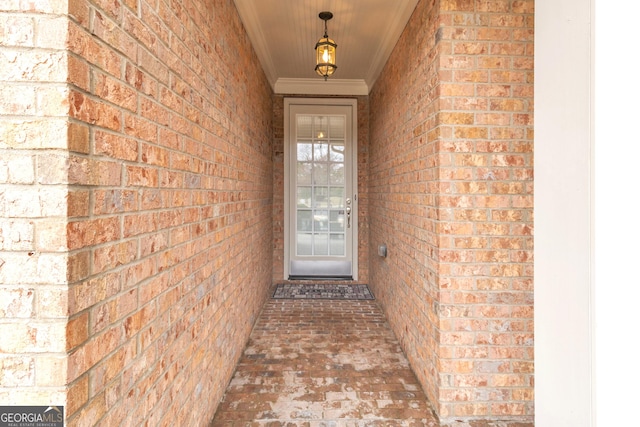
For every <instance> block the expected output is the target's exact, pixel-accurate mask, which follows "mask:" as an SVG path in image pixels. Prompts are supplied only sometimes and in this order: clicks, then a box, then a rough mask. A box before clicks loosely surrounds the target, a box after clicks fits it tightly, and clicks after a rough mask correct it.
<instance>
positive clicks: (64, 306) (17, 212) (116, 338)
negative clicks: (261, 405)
mask: <svg viewBox="0 0 640 427" xmlns="http://www.w3.org/2000/svg"><path fill="white" fill-rule="evenodd" d="M5 9H6V10H4V11H3V12H2V14H0V20H1V21H0V28H1V29H2V32H1V33H0V34H1V37H0V49H1V50H0V61H2V63H3V64H4V65H3V66H2V67H0V69H1V71H0V80H1V81H2V85H1V86H0V87H1V89H0V92H1V93H0V94H1V97H0V98H1V99H2V100H1V101H0V123H1V126H2V127H1V133H0V151H1V155H0V159H1V160H0V332H1V335H2V336H3V339H2V344H0V365H1V366H2V371H1V373H0V378H1V381H0V404H3V405H5V404H39V405H49V404H58V405H65V406H66V418H67V425H69V426H79V425H94V424H100V425H109V426H112V425H145V424H146V425H167V426H169V425H170V426H175V425H180V426H196V425H207V424H208V422H209V420H210V418H211V417H212V416H213V413H214V411H215V408H216V407H217V404H218V401H219V399H220V398H221V397H222V394H223V391H224V388H225V387H226V385H227V383H228V380H229V378H230V376H231V374H232V372H233V370H234V367H235V363H236V361H237V359H238V358H239V356H240V353H241V350H242V348H243V346H244V345H245V343H246V339H247V337H248V334H249V332H250V330H251V328H252V326H253V323H254V320H255V318H256V316H257V314H258V312H259V310H260V308H261V307H262V304H263V302H264V301H265V299H266V297H267V293H268V289H269V287H270V284H271V278H272V259H271V257H257V256H255V254H257V253H258V254H259V253H271V252H272V237H273V235H272V213H273V206H272V203H273V193H272V189H273V185H272V180H273V171H272V168H273V162H272V152H273V149H272V141H273V137H272V123H271V121H272V115H273V113H272V107H273V106H272V92H271V89H270V87H269V85H268V82H267V81H266V78H265V76H264V74H263V71H262V69H261V66H260V64H259V61H258V60H257V57H256V55H255V54H254V52H253V50H252V47H251V45H250V43H249V40H248V38H247V36H246V34H245V32H244V29H243V27H242V24H241V22H240V19H239V17H238V15H237V12H236V10H235V7H234V5H233V2H231V1H225V0H215V1H212V2H201V1H198V0H186V1H183V2H174V1H164V0H161V1H159V2H151V3H149V2H146V1H140V2H136V1H126V0H125V1H124V2H121V1H118V0H116V1H109V2H106V1H98V2H87V1H85V0H78V1H73V2H70V3H69V4H67V3H66V2H63V1H61V2H56V1H51V2H46V1H45V2H35V3H34V2H31V3H24V2H18V1H15V2H12V1H10V2H8V3H6V2H5Z"/></svg>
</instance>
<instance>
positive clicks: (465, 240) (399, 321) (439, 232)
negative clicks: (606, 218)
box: [369, 0, 534, 423]
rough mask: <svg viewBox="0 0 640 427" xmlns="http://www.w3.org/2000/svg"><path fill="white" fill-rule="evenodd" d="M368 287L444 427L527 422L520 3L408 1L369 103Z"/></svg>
mask: <svg viewBox="0 0 640 427" xmlns="http://www.w3.org/2000/svg"><path fill="white" fill-rule="evenodd" d="M370 102H371V104H370V109H371V119H370V121H371V142H370V144H371V146H370V153H369V154H370V161H369V168H370V182H369V192H370V194H369V198H370V216H371V219H370V223H371V249H370V250H371V252H372V253H375V252H374V251H375V250H376V249H377V246H378V245H379V244H382V243H385V244H387V245H388V249H389V256H388V257H387V258H386V259H382V258H375V257H374V258H372V262H371V273H370V276H371V280H370V283H371V285H372V287H373V289H374V292H375V293H376V295H377V296H378V298H379V300H380V301H381V302H382V304H383V306H384V308H385V311H386V313H387V315H388V316H389V318H390V322H391V324H392V326H393V328H394V330H395V332H396V334H397V335H398V336H399V339H400V342H401V344H402V346H403V348H404V350H405V352H406V353H407V355H408V357H409V359H410V361H411V363H412V365H413V367H414V370H415V371H416V374H417V375H418V377H419V378H420V380H421V383H422V385H423V387H424V389H425V391H426V393H427V395H428V397H429V399H430V400H431V402H433V404H434V406H435V409H436V411H437V413H438V415H439V417H440V419H441V421H442V422H443V423H447V422H449V421H452V420H453V419H458V418H463V419H485V420H491V419H494V420H500V419H505V420H519V421H523V422H530V421H531V420H532V419H533V414H534V408H533V278H532V276H533V260H532V249H533V238H532V229H533V154H532V153H533V135H532V124H533V1H529V0H525V1H512V0H492V1H480V0H475V1H474V0H440V1H436V0H425V1H421V2H419V4H418V6H417V8H416V10H415V12H414V14H413V16H412V18H411V20H410V22H409V23H408V25H407V27H406V29H405V32H404V33H403V35H402V38H401V39H400V41H399V42H398V44H397V46H396V48H395V50H394V52H393V53H392V56H391V58H390V61H389V62H388V63H387V65H386V67H385V69H384V70H383V72H382V76H381V77H380V79H379V80H378V81H377V82H376V85H375V87H374V89H373V91H372V93H371V100H370Z"/></svg>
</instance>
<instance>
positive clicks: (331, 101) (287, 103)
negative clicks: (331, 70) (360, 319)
mask: <svg viewBox="0 0 640 427" xmlns="http://www.w3.org/2000/svg"><path fill="white" fill-rule="evenodd" d="M292 105H311V106H340V107H344V106H350V107H351V135H352V138H351V139H352V140H351V144H352V150H351V153H352V156H351V180H352V183H353V184H352V188H353V194H352V200H353V205H352V206H353V208H352V216H351V224H352V225H351V227H352V232H353V242H352V245H351V247H352V254H351V257H352V276H353V280H358V204H359V200H358V195H357V190H358V101H357V99H348V98H285V99H284V213H283V214H284V276H285V277H284V278H283V279H288V278H289V273H290V271H291V255H290V254H291V247H290V238H291V233H292V229H291V224H290V210H291V201H290V199H291V198H290V194H291V179H292V175H291V170H290V169H291V168H290V163H291V158H290V156H291V154H290V153H291V135H290V110H291V106H292Z"/></svg>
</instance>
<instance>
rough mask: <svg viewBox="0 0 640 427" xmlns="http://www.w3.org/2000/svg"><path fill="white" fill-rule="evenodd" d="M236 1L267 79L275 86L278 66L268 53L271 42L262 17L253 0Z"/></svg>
mask: <svg viewBox="0 0 640 427" xmlns="http://www.w3.org/2000/svg"><path fill="white" fill-rule="evenodd" d="M234 3H235V5H236V8H237V9H238V12H239V15H240V19H241V20H242V23H243V24H244V29H245V31H246V32H247V34H248V35H249V39H250V40H251V42H252V44H253V50H254V51H255V52H256V55H257V56H258V59H259V60H260V63H261V64H262V68H263V69H264V73H265V74H266V76H267V80H269V83H270V84H271V86H273V85H274V84H275V80H276V77H277V75H276V66H275V65H274V63H273V61H272V59H271V56H270V55H269V54H268V52H269V44H268V43H267V39H266V37H265V36H264V33H263V32H262V25H261V23H260V17H259V16H258V14H257V13H256V12H255V9H254V8H253V7H252V6H251V2H248V1H240V0H235V1H234ZM245 21H246V22H245Z"/></svg>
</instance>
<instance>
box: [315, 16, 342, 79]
mask: <svg viewBox="0 0 640 427" xmlns="http://www.w3.org/2000/svg"><path fill="white" fill-rule="evenodd" d="M318 17H319V18H320V19H322V20H323V21H324V36H322V38H321V39H320V40H318V43H316V73H318V74H319V75H320V76H322V77H324V79H325V80H327V78H328V77H329V76H330V75H332V74H333V73H334V71H336V68H338V66H337V65H336V48H337V47H338V45H337V44H336V42H335V41H333V40H331V39H330V38H329V35H328V34H327V21H328V20H330V19H332V18H333V13H331V12H326V11H325V12H320V14H319V15H318Z"/></svg>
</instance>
